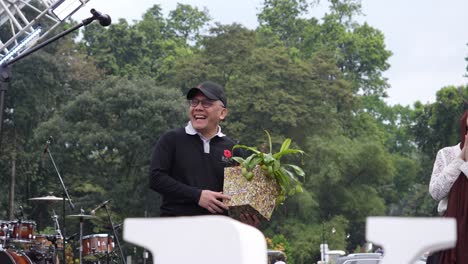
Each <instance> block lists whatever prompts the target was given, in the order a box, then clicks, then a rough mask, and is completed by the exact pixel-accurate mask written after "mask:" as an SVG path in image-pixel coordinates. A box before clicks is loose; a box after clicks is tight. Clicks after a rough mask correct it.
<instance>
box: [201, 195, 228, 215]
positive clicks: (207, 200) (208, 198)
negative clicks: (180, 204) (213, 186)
mask: <svg viewBox="0 0 468 264" xmlns="http://www.w3.org/2000/svg"><path fill="white" fill-rule="evenodd" d="M221 199H226V200H230V199H231V197H229V196H227V195H224V194H223V193H222V192H213V191H210V190H203V191H202V193H201V195H200V200H199V201H198V205H199V206H201V207H203V208H205V209H206V210H208V211H209V212H210V213H212V214H216V213H220V214H221V213H223V212H224V210H228V209H229V207H228V206H227V205H225V204H223V202H222V201H220V200H221Z"/></svg>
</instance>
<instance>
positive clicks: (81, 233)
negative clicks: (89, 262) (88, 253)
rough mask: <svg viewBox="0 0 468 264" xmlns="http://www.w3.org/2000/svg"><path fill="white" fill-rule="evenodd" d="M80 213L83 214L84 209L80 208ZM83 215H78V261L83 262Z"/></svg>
mask: <svg viewBox="0 0 468 264" xmlns="http://www.w3.org/2000/svg"><path fill="white" fill-rule="evenodd" d="M81 214H84V210H83V209H81ZM83 220H84V218H83V217H80V263H79V264H81V263H83Z"/></svg>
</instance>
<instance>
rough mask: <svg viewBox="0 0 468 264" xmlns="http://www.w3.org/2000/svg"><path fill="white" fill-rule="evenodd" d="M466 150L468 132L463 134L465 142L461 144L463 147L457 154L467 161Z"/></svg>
mask: <svg viewBox="0 0 468 264" xmlns="http://www.w3.org/2000/svg"><path fill="white" fill-rule="evenodd" d="M467 151H468V134H466V135H465V144H464V145H463V148H462V150H461V152H460V155H458V157H459V158H460V159H462V160H464V161H467V159H468V154H467Z"/></svg>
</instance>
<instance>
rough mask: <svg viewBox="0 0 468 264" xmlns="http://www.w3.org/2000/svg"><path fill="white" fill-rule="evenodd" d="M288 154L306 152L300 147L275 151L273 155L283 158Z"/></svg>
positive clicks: (276, 157)
mask: <svg viewBox="0 0 468 264" xmlns="http://www.w3.org/2000/svg"><path fill="white" fill-rule="evenodd" d="M287 154H304V151H302V150H300V149H286V150H284V151H281V152H278V153H275V154H274V155H273V157H274V158H275V159H281V157H283V156H284V155H287Z"/></svg>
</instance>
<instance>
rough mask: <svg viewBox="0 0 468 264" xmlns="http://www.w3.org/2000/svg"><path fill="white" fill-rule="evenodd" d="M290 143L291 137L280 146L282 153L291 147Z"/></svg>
mask: <svg viewBox="0 0 468 264" xmlns="http://www.w3.org/2000/svg"><path fill="white" fill-rule="evenodd" d="M289 145H291V139H290V138H287V139H285V140H284V142H283V144H282V145H281V148H280V151H279V152H280V153H281V152H283V151H285V150H287V149H289Z"/></svg>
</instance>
